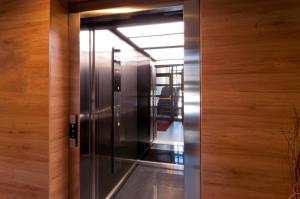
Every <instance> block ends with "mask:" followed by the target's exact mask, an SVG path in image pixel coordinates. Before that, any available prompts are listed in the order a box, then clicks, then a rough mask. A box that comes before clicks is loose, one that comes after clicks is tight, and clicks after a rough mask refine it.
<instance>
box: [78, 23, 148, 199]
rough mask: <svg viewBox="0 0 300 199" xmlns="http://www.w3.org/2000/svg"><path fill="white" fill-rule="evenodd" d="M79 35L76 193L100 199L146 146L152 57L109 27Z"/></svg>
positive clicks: (84, 196) (86, 198)
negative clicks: (116, 87) (116, 82)
mask: <svg viewBox="0 0 300 199" xmlns="http://www.w3.org/2000/svg"><path fill="white" fill-rule="evenodd" d="M81 35H82V36H81V66H80V72H81V74H80V75H81V83H80V85H81V100H80V101H81V117H80V122H81V132H82V133H81V142H80V148H81V154H80V168H81V170H80V177H81V179H80V193H81V194H80V197H81V198H83V199H95V198H97V199H104V198H105V197H106V196H107V195H108V194H109V193H110V192H111V190H112V189H113V188H114V187H115V186H116V184H117V183H118V182H119V181H120V180H121V179H122V177H123V176H124V175H125V174H126V172H127V171H128V170H129V169H130V167H131V166H132V165H133V163H134V162H135V161H136V159H137V156H138V155H139V154H141V153H143V152H144V151H145V148H144V146H145V145H147V146H148V145H150V96H149V95H150V58H148V57H145V56H143V55H141V54H140V53H138V52H136V51H135V50H134V49H132V48H130V47H129V46H128V45H126V43H124V42H123V41H122V40H120V38H118V37H117V36H116V35H114V34H113V33H111V32H110V31H108V30H94V29H91V30H89V31H81ZM115 47H116V48H118V47H120V48H118V49H120V51H119V53H116V54H114V51H113V50H112V49H113V48H115ZM112 55H114V56H112ZM115 59H116V60H115ZM113 60H115V61H116V63H118V65H119V67H118V73H120V76H118V77H121V78H120V82H121V84H120V87H121V90H120V91H117V92H113V90H114V89H113V88H114V87H113V83H114V79H116V77H117V76H116V71H115V70H114V69H116V67H117V65H114V63H115V61H113ZM117 60H118V61H117ZM119 60H120V61H119ZM141 77H143V78H141ZM117 79H118V78H117ZM145 80H146V81H145ZM116 107H117V108H116ZM138 118H139V119H138ZM116 127H118V130H117V131H116V129H115V128H116ZM140 143H142V144H143V147H142V149H140V148H139V145H140ZM130 159H131V160H133V161H128V160H130Z"/></svg>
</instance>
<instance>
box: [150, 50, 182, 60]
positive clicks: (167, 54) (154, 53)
mask: <svg viewBox="0 0 300 199" xmlns="http://www.w3.org/2000/svg"><path fill="white" fill-rule="evenodd" d="M145 51H146V52H147V53H148V54H149V55H150V56H151V57H153V58H154V59H155V60H168V59H183V58H184V50H183V48H163V49H151V50H145Z"/></svg>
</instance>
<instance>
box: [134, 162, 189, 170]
mask: <svg viewBox="0 0 300 199" xmlns="http://www.w3.org/2000/svg"><path fill="white" fill-rule="evenodd" d="M137 164H139V165H143V166H150V167H156V168H163V169H170V170H179V171H184V165H180V164H170V163H163V162H151V161H144V160H138V161H137Z"/></svg>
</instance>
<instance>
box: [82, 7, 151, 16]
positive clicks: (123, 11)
mask: <svg viewBox="0 0 300 199" xmlns="http://www.w3.org/2000/svg"><path fill="white" fill-rule="evenodd" d="M143 10H145V8H138V7H119V8H108V9H101V10H93V11H85V12H82V13H81V17H91V16H101V15H110V14H126V13H133V12H139V11H143Z"/></svg>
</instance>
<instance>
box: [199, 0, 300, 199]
mask: <svg viewBox="0 0 300 199" xmlns="http://www.w3.org/2000/svg"><path fill="white" fill-rule="evenodd" d="M200 2H201V6H200V9H201V20H200V21H201V22H200V23H201V28H200V29H201V52H202V124H201V125H202V126H201V140H202V141H201V144H202V147H201V148H202V151H201V154H202V157H201V163H202V174H201V175H202V198H203V199H219V198H222V199H233V198H243V199H253V198H256V199H285V198H288V195H289V192H290V186H289V178H288V168H287V159H286V158H287V156H286V155H287V150H286V141H285V138H284V136H283V135H282V132H283V131H288V130H290V129H292V127H293V126H292V125H293V124H292V117H293V108H294V107H296V108H298V110H299V111H300V1H299V0H266V1H260V0H244V1H240V0H202V1H200Z"/></svg>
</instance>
